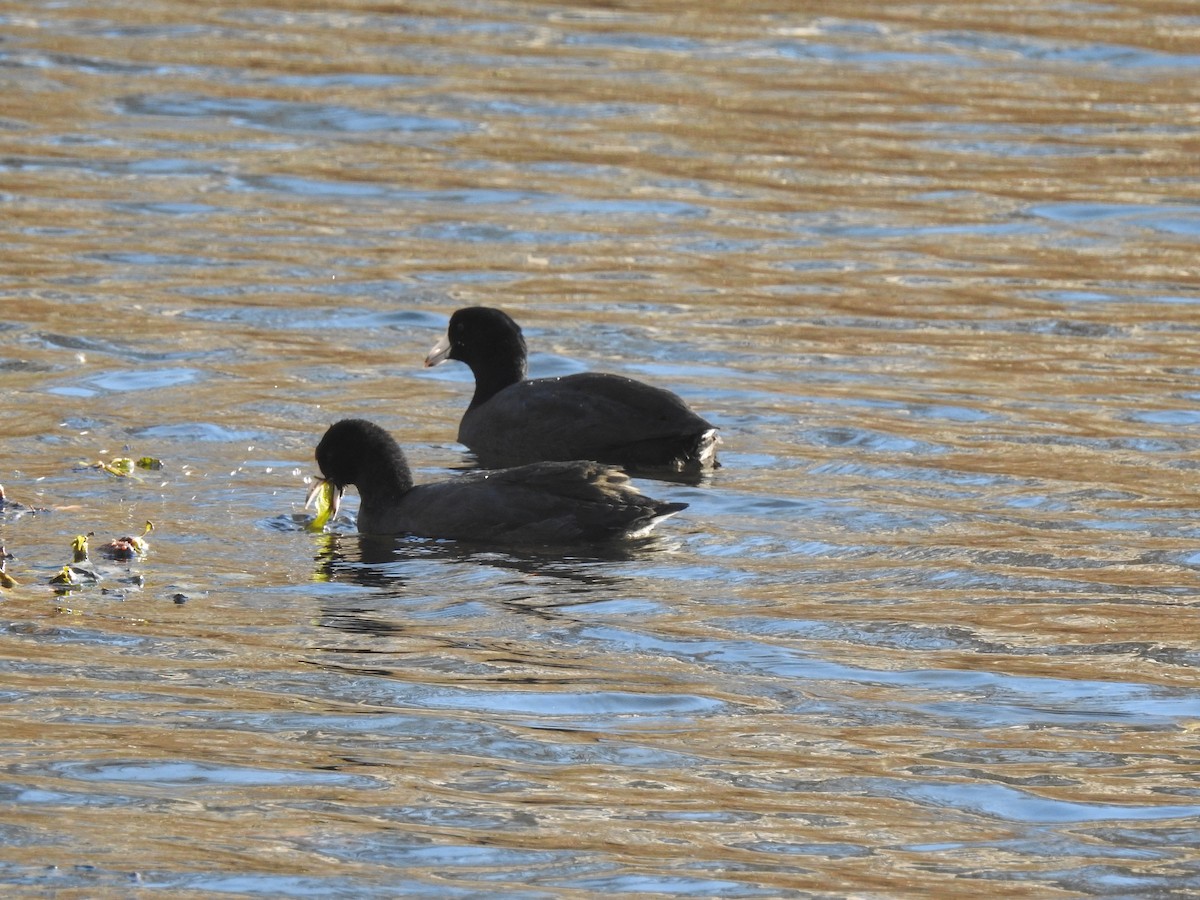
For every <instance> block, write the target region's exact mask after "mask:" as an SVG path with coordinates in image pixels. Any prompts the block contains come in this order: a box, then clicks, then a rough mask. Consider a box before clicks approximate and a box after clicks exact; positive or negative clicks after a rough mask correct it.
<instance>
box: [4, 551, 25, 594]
mask: <svg viewBox="0 0 1200 900" xmlns="http://www.w3.org/2000/svg"><path fill="white" fill-rule="evenodd" d="M8 559H9V556H8V551H6V550H5V549H4V548H3V547H0V588H15V587H16V586H17V585H18V584H20V583H21V582H19V581H17V579H15V578H13V577H12V576H11V575H9V574H8V573H7V572H6V571H4V567H5V566H7V565H8Z"/></svg>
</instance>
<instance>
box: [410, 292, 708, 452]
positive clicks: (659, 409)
mask: <svg viewBox="0 0 1200 900" xmlns="http://www.w3.org/2000/svg"><path fill="white" fill-rule="evenodd" d="M447 359H457V360H460V361H461V362H464V363H466V364H467V365H468V366H470V368H471V371H472V372H473V373H474V375H475V394H474V396H473V397H472V399H471V404H470V406H469V407H468V408H467V411H466V413H465V414H464V415H463V418H462V422H461V423H460V424H459V430H458V439H459V441H460V442H461V443H463V444H466V445H467V447H469V448H470V449H471V450H472V451H474V453H475V455H476V456H477V457H478V458H479V462H480V464H481V465H484V466H511V465H519V464H521V463H527V462H531V461H534V460H569V459H596V460H600V461H601V462H608V463H615V464H617V465H621V466H625V467H628V468H633V469H637V470H649V469H654V468H662V469H666V470H669V471H674V472H687V471H695V470H700V469H704V468H708V467H713V466H716V465H718V463H717V461H716V444H717V431H716V429H715V428H714V427H713V426H712V425H710V424H709V423H708V422H706V421H705V420H704V419H702V418H701V417H700V416H698V415H696V413H694V412H693V411H692V410H691V409H689V408H688V406H687V404H686V403H684V402H683V400H682V399H680V397H679V396H677V395H676V394H673V393H672V392H670V391H667V390H663V389H662V388H658V387H653V386H651V385H648V384H645V383H644V382H641V381H635V380H634V379H632V378H625V377H622V376H620V375H610V374H605V373H600V372H585V373H582V374H578V375H567V376H563V377H561V378H536V379H532V380H526V379H525V371H526V359H527V355H526V347H525V338H524V336H523V335H522V334H521V329H520V327H519V326H518V325H517V323H516V322H514V321H513V320H512V319H511V318H510V317H509V316H508V315H507V314H506V313H504V312H502V311H501V310H498V309H492V308H489V307H482V306H474V307H467V308H465V309H460V310H458V311H457V312H456V313H454V315H453V316H451V318H450V325H449V328H448V329H447V332H446V336H445V337H444V338H443V339H442V340H441V341H439V342H438V344H436V345H435V346H434V347H433V349H432V350H431V351H430V352H429V355H428V356H427V357H426V359H425V364H426V365H427V366H433V365H437V364H438V363H440V362H443V361H445V360H447Z"/></svg>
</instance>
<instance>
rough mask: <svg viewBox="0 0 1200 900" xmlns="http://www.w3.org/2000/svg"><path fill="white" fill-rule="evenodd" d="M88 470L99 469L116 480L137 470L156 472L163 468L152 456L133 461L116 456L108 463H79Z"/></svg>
mask: <svg viewBox="0 0 1200 900" xmlns="http://www.w3.org/2000/svg"><path fill="white" fill-rule="evenodd" d="M80 465H81V466H84V467H85V468H88V469H99V470H101V471H102V472H107V473H108V474H109V475H115V476H116V477H118V478H128V477H129V476H130V475H132V474H134V472H135V471H136V470H137V469H145V470H147V471H152V472H157V471H158V470H159V469H161V468H162V467H163V461H162V460H161V459H157V458H155V457H153V456H141V457H138V458H137V459H133V458H131V457H128V456H117V457H114V458H113V459H110V460H109V461H108V462H104V460H99V461H98V462H94V463H86V462H84V463H80Z"/></svg>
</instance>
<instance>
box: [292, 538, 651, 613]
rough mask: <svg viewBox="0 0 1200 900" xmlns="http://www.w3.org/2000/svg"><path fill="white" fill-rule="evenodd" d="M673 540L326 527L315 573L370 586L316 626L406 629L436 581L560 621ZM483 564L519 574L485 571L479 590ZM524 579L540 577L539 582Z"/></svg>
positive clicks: (462, 594) (429, 609) (448, 593)
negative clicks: (505, 541) (527, 540)
mask: <svg viewBox="0 0 1200 900" xmlns="http://www.w3.org/2000/svg"><path fill="white" fill-rule="evenodd" d="M670 546H671V545H670V543H669V541H668V540H667V539H664V538H661V537H652V538H648V539H645V540H642V541H633V542H622V543H612V544H598V545H593V546H587V547H571V548H567V549H564V548H563V547H548V546H546V547H543V546H538V547H521V548H511V547H506V548H503V549H497V548H494V547H482V546H478V545H471V544H467V543H463V542H458V541H444V540H433V539H429V538H415V537H408V536H395V537H393V536H385V537H381V536H369V535H359V534H344V533H338V532H331V533H326V534H321V535H317V536H316V547H317V553H316V556H315V557H314V561H315V563H316V566H315V569H314V572H313V580H315V581H322V582H329V583H337V584H344V585H347V586H350V585H356V586H359V587H366V588H371V589H372V591H371V595H370V597H369V598H364V596H363V594H362V592H361V591H353V592H352V593H349V594H347V595H345V597H344V602H338V600H337V596H338V595H337V594H332V595H330V596H329V597H327V599H326V600H325V602H324V604H323V609H322V611H321V616H320V624H321V626H323V627H327V628H334V629H337V630H340V631H343V632H347V633H352V634H371V635H379V636H384V635H399V634H404V633H407V631H408V630H409V628H408V626H406V625H405V624H404V621H403V616H402V611H403V610H405V609H407V610H410V611H411V610H412V608H413V607H412V604H413V603H414V602H417V603H420V604H421V605H422V609H421V613H422V616H423V618H424V617H427V616H428V615H431V614H433V612H434V611H435V610H436V608H437V604H436V603H433V602H431V600H430V591H431V588H435V589H436V588H437V586H438V585H441V586H442V587H443V588H444V593H442V594H441V596H440V597H439V599H440V600H441V601H443V602H444V601H445V600H450V601H451V602H452V603H454V604H456V605H457V604H465V603H474V602H481V601H482V602H487V603H490V604H494V605H497V606H503V607H504V608H505V609H506V610H507V611H509V612H512V613H517V614H521V615H526V616H536V617H539V618H543V619H554V620H561V619H562V617H563V615H564V611H563V608H566V607H572V606H578V605H579V604H583V603H588V602H595V601H601V600H609V599H612V597H613V596H614V595H615V594H618V595H619V594H623V593H627V592H628V583H629V582H630V581H631V580H632V578H633V576H631V575H629V574H626V573H623V572H621V571H620V570H619V569H620V564H622V563H632V562H635V561H636V560H638V559H639V558H644V557H645V555H646V554H647V553H654V552H656V551H661V550H664V549H669V547H670ZM431 567H432V571H431ZM481 569H487V570H492V571H493V572H496V571H498V572H501V573H504V572H511V573H513V574H514V575H515V576H516V577H515V578H513V579H508V580H504V581H502V582H500V583H497V582H496V581H495V580H494V578H488V577H487V576H486V575H484V578H485V579H486V580H487V583H488V586H489V592H488V593H487V594H485V595H482V596H481V595H480V593H479V585H480V575H481V574H484V573H482V572H481V571H480V570H481ZM529 579H536V580H537V587H536V589H535V588H533V587H531V586H530V585H529ZM548 581H554V582H556V583H557V589H556V590H553V591H547V590H546V588H545V585H546V583H547V582H548ZM622 588H624V589H622ZM456 595H457V597H456ZM364 600H366V602H364Z"/></svg>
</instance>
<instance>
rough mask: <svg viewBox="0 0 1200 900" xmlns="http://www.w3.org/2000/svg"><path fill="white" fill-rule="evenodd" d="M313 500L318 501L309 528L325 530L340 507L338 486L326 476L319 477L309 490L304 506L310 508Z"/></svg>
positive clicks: (311, 529) (310, 529)
mask: <svg viewBox="0 0 1200 900" xmlns="http://www.w3.org/2000/svg"><path fill="white" fill-rule="evenodd" d="M313 501H316V515H315V516H313V520H312V521H311V522H309V523H308V530H309V531H324V530H325V525H326V524H327V523H328V522H329V520H330V519H331V518H333V516H334V514H335V513H336V512H337V507H338V504H337V488H335V487H334V486H333V482H332V481H326V480H325V479H324V478H321V479H318V480H317V482H316V483H315V484H314V485H313V486H312V490H310V491H309V492H308V497H307V498H305V501H304V508H305V509H308V507H309V504H311V503H313Z"/></svg>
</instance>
